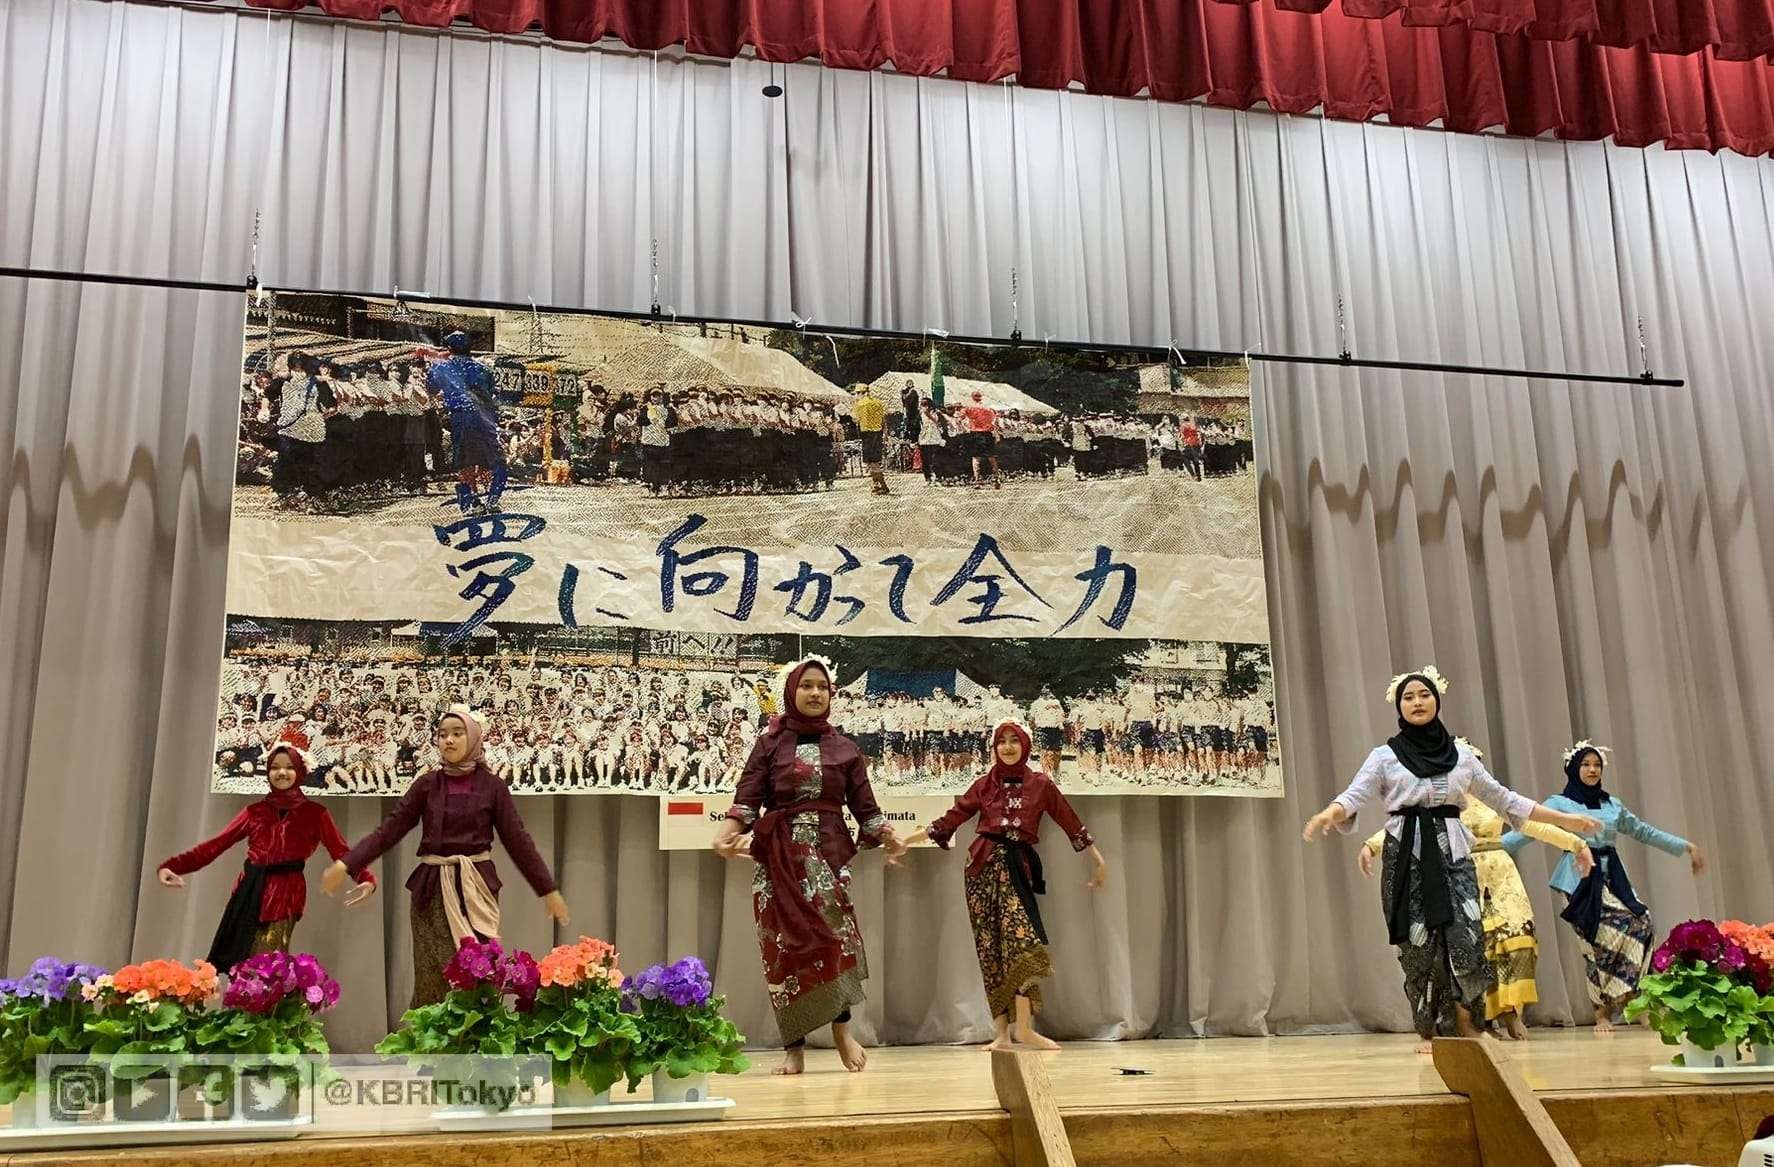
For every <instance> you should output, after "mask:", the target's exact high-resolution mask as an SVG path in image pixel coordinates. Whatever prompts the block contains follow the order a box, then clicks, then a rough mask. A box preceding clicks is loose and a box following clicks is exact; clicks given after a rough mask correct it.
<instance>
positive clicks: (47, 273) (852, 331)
mask: <svg viewBox="0 0 1774 1167" xmlns="http://www.w3.org/2000/svg"><path fill="white" fill-rule="evenodd" d="M0 277H5V278H9V279H22V280H52V281H60V282H63V283H81V284H107V285H112V286H122V287H138V288H169V289H172V290H174V291H181V292H226V293H229V294H231V295H240V294H242V293H246V292H251V291H253V290H254V289H256V288H257V287H258V285H257V283H256V282H253V281H250V280H249V281H247V282H244V283H238V284H230V283H223V282H221V281H218V280H174V279H166V278H162V277H151V276H130V275H118V274H113V273H106V272H73V271H54V270H50V269H43V268H25V267H0ZM280 290H282V291H287V292H293V293H299V294H301V295H305V296H346V297H352V298H355V299H381V300H389V299H394V298H395V297H394V295H393V293H391V292H353V291H334V290H330V289H321V288H284V289H280ZM399 299H401V300H402V301H414V302H426V303H428V302H433V301H435V302H436V303H439V304H443V305H449V306H455V307H461V308H491V309H500V310H502V311H508V312H527V311H530V310H532V309H534V310H535V311H537V312H567V313H586V312H595V313H597V314H598V315H600V316H614V317H618V318H620V319H625V320H654V321H659V322H661V323H665V322H667V321H669V322H671V323H674V324H721V325H730V326H733V327H736V328H758V329H780V328H788V327H792V326H790V325H786V324H784V323H783V322H782V321H780V320H739V319H732V318H723V317H714V316H678V315H676V314H672V315H664V314H660V313H652V312H627V311H621V310H615V309H605V308H580V307H563V306H560V305H553V304H531V303H529V302H528V301H525V302H523V303H518V302H516V301H513V300H481V299H469V298H464V297H460V296H451V297H448V298H447V299H438V298H437V297H434V296H432V295H431V294H430V293H428V292H414V291H402V292H401V294H400V296H399ZM812 331H814V332H817V333H819V334H822V335H827V334H829V335H833V336H860V337H886V338H888V339H893V340H925V339H939V340H941V341H943V342H944V343H945V344H989V345H1000V346H1001V345H1006V344H1016V343H1017V342H1016V341H1014V340H1008V341H1007V340H1005V339H1004V338H1002V337H993V336H953V335H943V336H937V335H936V334H935V333H933V332H905V331H897V330H893V329H878V328H849V327H843V326H838V325H832V326H826V325H820V326H818V327H817V328H815V329H813V330H812ZM1021 343H1022V344H1027V345H1029V347H1031V348H1032V347H1034V342H1033V341H1027V340H1024V341H1022V342H1021ZM1041 343H1042V345H1043V346H1044V347H1048V348H1058V349H1061V350H1063V351H1068V352H1125V353H1146V354H1153V355H1157V354H1168V353H1169V352H1170V351H1171V349H1170V347H1169V346H1167V345H1139V344H1110V343H1103V342H1098V341H1086V340H1059V341H1042V342H1041ZM1183 351H1187V352H1190V353H1199V354H1201V355H1202V356H1207V357H1214V358H1218V359H1221V360H1228V361H1230V360H1238V359H1248V360H1252V361H1261V362H1263V363H1265V364H1284V365H1330V366H1336V367H1339V368H1345V369H1384V370H1390V371H1394V372H1411V373H1448V374H1454V375H1458V376H1471V377H1515V378H1519V379H1521V380H1525V381H1575V382H1580V383H1583V384H1591V385H1642V386H1650V387H1656V388H1663V389H1680V388H1682V387H1683V386H1684V385H1685V384H1686V383H1687V382H1685V381H1684V380H1682V379H1681V378H1679V377H1653V376H1651V375H1650V374H1648V373H1647V374H1641V375H1639V376H1636V377H1635V376H1631V375H1630V374H1620V373H1563V372H1554V371H1551V370H1546V369H1508V368H1501V367H1496V366H1490V365H1459V364H1448V363H1443V362H1437V361H1398V360H1382V359H1379V358H1373V357H1356V356H1351V355H1349V354H1347V353H1344V354H1342V355H1340V356H1334V357H1326V356H1305V355H1301V354H1297V353H1258V352H1232V351H1226V350H1218V349H1202V348H1190V349H1187V350H1183Z"/></svg>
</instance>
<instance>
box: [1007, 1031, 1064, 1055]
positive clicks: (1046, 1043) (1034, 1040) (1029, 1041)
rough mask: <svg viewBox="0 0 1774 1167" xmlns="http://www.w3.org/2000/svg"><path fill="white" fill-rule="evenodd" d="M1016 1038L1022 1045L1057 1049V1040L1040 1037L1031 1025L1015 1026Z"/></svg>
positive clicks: (1031, 1047) (1032, 1047) (1033, 1047)
mask: <svg viewBox="0 0 1774 1167" xmlns="http://www.w3.org/2000/svg"><path fill="white" fill-rule="evenodd" d="M1016 1040H1017V1041H1019V1042H1021V1043H1022V1044H1023V1045H1026V1046H1028V1047H1029V1048H1030V1049H1044V1050H1058V1049H1059V1042H1057V1041H1055V1040H1053V1039H1052V1038H1051V1037H1042V1036H1041V1035H1040V1034H1039V1033H1036V1032H1035V1029H1034V1027H1033V1026H1031V1025H1019V1026H1017V1027H1016Z"/></svg>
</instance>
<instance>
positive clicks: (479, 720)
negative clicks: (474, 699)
mask: <svg viewBox="0 0 1774 1167" xmlns="http://www.w3.org/2000/svg"><path fill="white" fill-rule="evenodd" d="M446 717H466V718H470V719H472V720H473V722H474V724H475V725H477V726H479V727H480V731H481V732H482V733H485V732H487V719H486V718H485V717H483V716H482V715H481V714H479V713H477V712H476V711H474V710H473V709H470V708H469V707H468V706H466V705H451V706H450V707H449V708H447V709H445V710H444V711H443V712H442V713H440V714H438V715H437V719H438V720H439V721H442V720H443V719H444V718H446Z"/></svg>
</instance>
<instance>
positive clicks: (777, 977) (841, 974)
mask: <svg viewBox="0 0 1774 1167" xmlns="http://www.w3.org/2000/svg"><path fill="white" fill-rule="evenodd" d="M832 688H833V685H832V670H831V666H830V665H828V664H827V663H826V662H825V661H823V660H820V659H818V658H811V659H808V660H804V661H801V662H800V663H798V664H796V665H794V666H792V667H791V668H790V669H789V670H788V673H787V675H786V677H785V678H784V680H783V685H782V709H783V712H782V714H781V715H780V716H777V717H773V718H771V720H770V724H769V726H768V728H766V729H765V731H764V732H763V733H762V734H761V735H759V737H758V740H757V743H756V744H755V745H754V746H753V747H752V751H751V756H750V758H748V759H747V760H746V763H745V769H744V770H743V771H742V772H741V774H740V777H739V788H738V790H737V791H735V792H734V796H733V807H732V809H730V810H729V811H728V812H727V820H726V821H725V822H723V823H722V824H721V827H720V830H719V831H717V832H716V834H715V839H714V848H715V850H716V851H717V852H719V853H720V854H721V855H723V856H724V857H726V858H729V859H736V858H739V857H740V856H742V855H745V854H749V855H750V856H751V857H752V858H753V859H755V860H756V861H757V870H756V873H755V875H754V876H753V882H752V911H753V914H754V915H755V917H756V919H757V924H758V948H759V950H760V952H761V954H762V955H763V958H764V983H765V985H766V986H767V987H768V989H769V991H770V1006H771V1008H772V1009H773V1010H774V1011H775V1013H776V1026H777V1028H778V1029H779V1030H781V1031H782V1040H783V1043H784V1045H785V1047H786V1052H785V1054H784V1057H783V1062H782V1065H781V1066H780V1067H779V1068H778V1069H777V1070H776V1073H778V1074H799V1073H801V1072H802V1070H803V1069H804V1068H805V1050H806V1037H807V1034H809V1033H811V1032H813V1031H814V1030H815V1029H818V1028H819V1027H820V1026H822V1025H827V1024H829V1025H830V1026H831V1027H832V1042H833V1044H834V1045H836V1046H837V1047H838V1056H839V1057H840V1058H841V1059H842V1061H843V1063H844V1067H845V1069H848V1070H850V1071H851V1072H853V1073H854V1072H856V1071H860V1070H861V1069H863V1067H865V1066H866V1065H867V1064H868V1055H867V1054H866V1053H865V1052H864V1051H863V1048H862V1046H861V1045H859V1044H858V1043H857V1041H856V1039H855V1038H854V1037H852V1036H850V1025H849V1022H850V1010H851V1009H852V1008H853V1007H854V1006H856V1005H859V1004H861V1003H862V1001H863V999H864V994H863V991H862V985H863V982H864V981H865V980H867V979H868V957H867V955H866V954H865V953H864V952H863V947H862V931H861V929H859V928H858V927H857V926H856V912H855V909H854V908H852V907H851V904H850V861H851V860H852V859H853V858H855V856H856V852H857V849H858V848H859V847H880V846H886V847H887V849H888V852H889V854H895V855H897V854H902V853H903V852H904V850H905V844H903V843H901V842H899V841H898V840H897V839H896V838H895V837H894V834H893V828H892V827H891V826H890V825H889V824H888V822H887V817H886V816H885V815H883V814H882V813H881V808H880V806H879V805H877V804H876V802H875V793H874V791H873V789H871V788H870V786H869V779H868V767H867V765H866V764H865V763H864V761H863V757H862V754H861V752H860V751H859V750H858V749H857V748H856V743H855V742H853V741H851V740H850V739H849V738H847V737H845V736H844V735H843V734H842V733H839V732H838V729H837V727H836V726H834V725H832V723H831V721H830V714H831V702H832ZM845 807H849V809H850V813H851V814H852V815H853V816H854V817H855V819H856V823H857V829H858V835H857V837H856V838H854V839H853V838H851V836H850V832H849V829H848V828H847V827H846V826H845V824H844V808H845ZM748 833H749V834H750V835H751V842H750V846H749V848H748V847H747V846H746V841H745V839H744V836H745V835H746V834H748Z"/></svg>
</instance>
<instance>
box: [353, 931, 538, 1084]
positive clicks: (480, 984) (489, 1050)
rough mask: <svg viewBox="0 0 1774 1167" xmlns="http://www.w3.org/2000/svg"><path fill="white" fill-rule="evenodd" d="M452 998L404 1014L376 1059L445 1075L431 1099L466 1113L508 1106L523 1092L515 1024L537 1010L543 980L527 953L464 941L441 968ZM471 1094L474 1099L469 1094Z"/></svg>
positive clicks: (492, 943)
mask: <svg viewBox="0 0 1774 1167" xmlns="http://www.w3.org/2000/svg"><path fill="white" fill-rule="evenodd" d="M444 979H445V980H447V981H448V982H449V983H450V991H449V992H448V993H447V994H445V996H444V999H443V1000H442V1001H439V1002H438V1003H437V1004H435V1005H421V1006H419V1007H418V1008H417V1009H409V1010H407V1011H406V1013H405V1014H404V1015H402V1017H401V1019H400V1028H399V1029H397V1030H395V1031H394V1032H393V1033H391V1034H389V1035H388V1036H387V1037H385V1038H383V1039H382V1040H381V1041H380V1042H378V1043H376V1052H377V1053H380V1054H392V1055H395V1056H398V1057H405V1058H406V1059H407V1063H408V1064H409V1065H411V1066H413V1067H414V1068H416V1069H423V1070H426V1071H428V1072H435V1071H437V1070H439V1069H447V1071H448V1073H449V1075H450V1077H448V1078H446V1079H443V1080H440V1081H437V1082H436V1083H435V1085H436V1088H437V1092H438V1093H439V1094H441V1095H444V1096H446V1097H448V1096H450V1095H454V1096H455V1097H456V1098H457V1099H458V1100H460V1101H463V1102H466V1103H467V1108H468V1109H472V1110H496V1111H502V1110H505V1109H507V1108H508V1107H510V1105H511V1104H512V1102H513V1101H515V1099H516V1097H517V1092H518V1088H519V1086H520V1085H521V1083H519V1082H518V1081H517V1074H516V1070H515V1063H514V1061H513V1059H514V1058H515V1057H516V1056H517V1054H518V1052H519V1049H518V1041H519V1035H520V1029H519V1018H520V1016H521V1015H522V1014H526V1013H528V1012H529V1011H530V1010H531V1009H532V1008H534V1007H535V1004H536V993H537V990H538V989H539V988H540V987H541V974H540V971H539V970H538V968H537V967H536V959H535V957H533V956H531V955H530V954H529V953H527V952H522V951H516V952H509V953H508V952H506V951H505V950H504V949H503V948H501V947H500V946H499V942H498V941H497V940H489V941H487V942H485V943H481V942H480V941H476V940H464V941H463V942H462V944H461V947H459V948H457V950H456V955H455V956H453V957H452V958H450V963H449V964H448V965H447V966H446V967H445V968H444ZM471 1093H472V1100H471V1099H470V1098H469V1095H470V1094H471Z"/></svg>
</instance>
